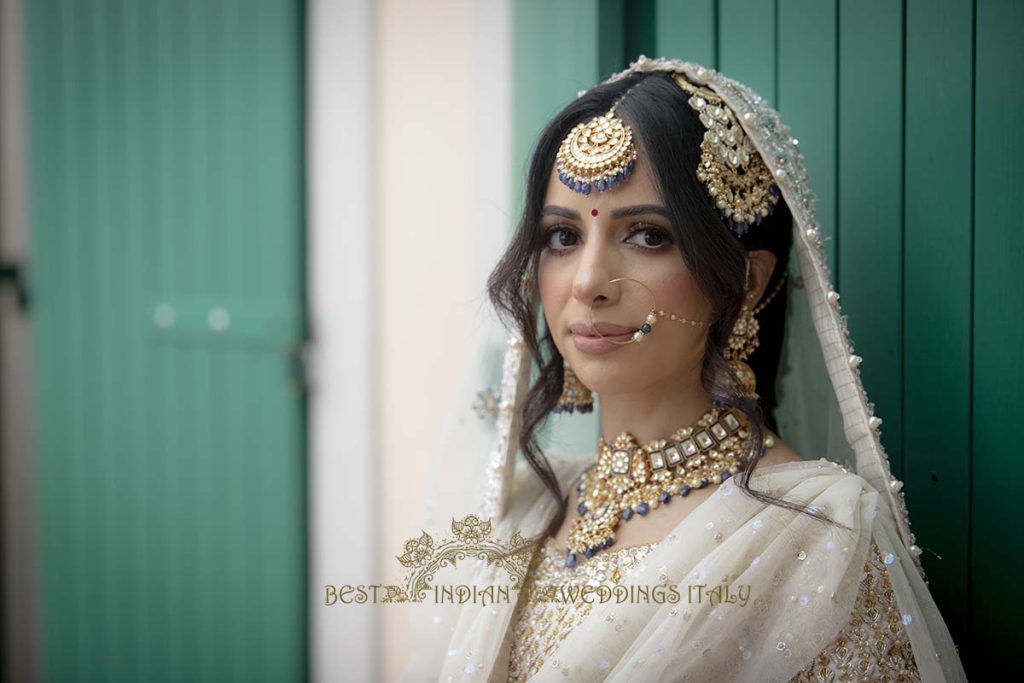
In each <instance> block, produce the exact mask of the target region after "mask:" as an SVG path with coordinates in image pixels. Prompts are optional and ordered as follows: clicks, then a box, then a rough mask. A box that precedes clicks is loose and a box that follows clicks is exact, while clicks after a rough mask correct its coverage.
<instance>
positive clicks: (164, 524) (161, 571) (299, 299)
mask: <svg viewBox="0 0 1024 683" xmlns="http://www.w3.org/2000/svg"><path fill="white" fill-rule="evenodd" d="M26 9H27V18H26V20H27V26H26V30H27V35H28V37H29V38H28V55H27V58H28V59H27V63H28V66H29V74H28V78H27V84H28V90H29V96H30V128H31V142H30V165H31V178H32V186H33V188H32V191H33V202H32V212H33V220H32V224H31V244H32V252H31V266H32V268H33V276H34V281H33V285H34V295H35V299H34V306H35V308H34V311H33V316H34V323H35V344H36V346H35V355H36V365H35V381H36V392H37V393H36V400H35V405H36V414H37V420H36V432H37V435H38V439H37V441H38V444H37V447H38V460H37V462H38V475H37V477H38V495H37V500H38V515H39V521H40V523H39V526H38V530H39V535H40V542H39V544H38V546H39V552H40V561H41V562H40V567H41V571H42V576H41V579H42V581H41V599H42V615H41V616H42V620H41V624H42V633H41V642H42V652H41V660H42V661H41V665H42V667H43V673H44V680H54V681H65V680H81V681H100V680H111V681H114V680H125V681H127V680H133V681H162V680H168V681H186V680H187V681H225V680H246V681H257V680H267V681H284V680H297V679H301V678H303V677H304V676H305V672H306V641H307V636H306V613H305V605H306V602H307V601H306V564H307V560H306V554H307V548H306V524H305V450H304V396H303V391H302V387H301V385H299V384H296V382H295V380H294V378H293V377H292V360H291V359H292V356H293V353H294V351H295V350H296V349H298V348H299V345H300V344H301V343H302V341H303V339H304V336H305V335H304V325H305V321H304V314H303V249H304V247H303V183H302V170H303V163H304V162H303V153H302V144H303V143H302V127H303V105H302V100H303V91H302V82H303V67H302V54H303V49H304V46H303V16H302V15H303V12H302V7H301V3H299V2H293V1H291V0H260V1H259V2H247V1H245V0H213V1H211V0H190V1H188V2H178V1H177V0H145V1H139V2H127V1H125V2H106V1H100V0H88V1H79V0H33V1H32V2H29V3H26Z"/></svg>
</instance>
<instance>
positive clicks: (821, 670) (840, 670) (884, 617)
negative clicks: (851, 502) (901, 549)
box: [792, 542, 921, 683]
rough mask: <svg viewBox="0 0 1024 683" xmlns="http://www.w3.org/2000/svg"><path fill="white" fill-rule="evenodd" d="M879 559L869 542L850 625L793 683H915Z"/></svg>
mask: <svg viewBox="0 0 1024 683" xmlns="http://www.w3.org/2000/svg"><path fill="white" fill-rule="evenodd" d="M903 620H904V617H903V616H902V615H901V614H900V611H899V608H898V607H897V605H896V597H895V595H894V594H893V589H892V583H891V582H890V581H889V573H888V572H887V571H886V568H885V558H884V556H883V554H882V553H881V552H880V551H879V549H878V546H877V545H876V544H875V543H874V542H872V544H871V552H870V555H869V556H868V559H867V561H866V562H865V563H864V577H863V579H861V584H860V590H859V591H858V593H857V600H856V602H855V603H854V606H853V613H852V614H851V616H850V621H849V622H848V623H847V625H846V626H845V627H844V628H843V630H842V631H840V632H839V635H837V636H836V638H835V639H834V640H833V641H832V642H831V643H830V644H829V645H828V646H827V647H826V648H825V649H824V650H822V651H821V653H820V654H819V655H818V656H817V657H815V658H814V661H813V662H811V664H809V665H808V666H807V668H806V669H804V670H803V671H801V672H800V673H799V674H797V675H796V676H795V677H794V678H793V679H792V681H793V683H819V682H832V681H862V680H870V681H883V682H885V681H893V682H894V681H920V680H921V674H920V672H919V671H918V669H917V662H916V661H915V659H914V653H913V651H912V650H911V647H910V639H909V638H908V637H907V631H906V629H905V628H904V626H903V623H904V622H903Z"/></svg>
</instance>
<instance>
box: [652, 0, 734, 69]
mask: <svg viewBox="0 0 1024 683" xmlns="http://www.w3.org/2000/svg"><path fill="white" fill-rule="evenodd" d="M654 13H655V26H654V31H655V37H654V41H655V46H656V52H657V55H648V56H651V57H653V56H659V57H668V58H669V59H683V60H686V61H688V62H697V63H698V64H703V65H704V66H707V67H710V68H712V69H715V68H718V61H717V52H718V31H717V27H716V24H715V16H716V12H715V0H657V2H656V3H655V10H654Z"/></svg>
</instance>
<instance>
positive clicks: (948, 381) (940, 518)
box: [903, 0, 973, 641]
mask: <svg viewBox="0 0 1024 683" xmlns="http://www.w3.org/2000/svg"><path fill="white" fill-rule="evenodd" d="M972 5H973V3H972V1H971V0H944V2H942V3H939V4H938V5H937V4H936V3H935V2H927V1H923V0H909V1H908V3H907V45H906V55H907V63H906V122H905V131H906V132H905V145H906V187H905V192H906V195H905V210H904V223H905V228H904V261H903V266H904V283H905V284H904V287H905V289H904V300H903V301H904V307H903V337H904V348H903V392H904V393H903V402H904V411H903V419H904V423H903V435H904V436H903V476H904V482H905V495H906V499H907V506H908V507H909V509H910V510H911V511H912V518H911V520H912V522H913V531H914V533H915V535H916V536H917V538H918V544H919V545H921V546H922V547H925V546H927V547H929V548H931V549H932V551H933V552H934V553H935V555H938V556H940V557H941V558H942V560H941V561H940V560H938V558H937V557H936V556H935V555H932V554H931V553H926V554H925V555H924V557H923V561H924V563H925V570H926V572H928V578H929V587H930V588H931V591H932V594H933V595H934V597H935V599H936V600H937V601H938V602H939V603H940V604H941V605H942V606H943V611H944V614H945V616H946V618H947V620H948V621H949V623H950V627H951V629H952V630H953V637H954V640H957V641H961V638H959V637H958V636H964V635H966V634H965V633H964V632H963V631H962V626H963V625H965V623H966V616H967V594H966V592H965V591H964V590H963V579H964V577H965V576H967V572H968V555H967V541H968V530H969V519H970V505H969V494H970V492H969V489H968V488H967V487H965V486H963V482H965V481H968V479H969V475H970V461H969V459H968V457H966V455H967V454H968V453H969V452H970V353H971V267H972V264H971V191H970V188H971V154H972V152H971V135H970V130H971V123H972V111H971V89H972V80H973V74H972V69H971V53H972V41H973V36H972V21H973V19H972V15H973V7H972ZM954 188H955V189H954ZM939 293H941V294H939ZM937 294H939V295H938V296H937ZM939 330H941V332H942V333H941V334H937V333H936V332H937V331H939ZM940 396H941V397H942V399H941V400H936V397H940ZM936 425H942V428H941V429H936Z"/></svg>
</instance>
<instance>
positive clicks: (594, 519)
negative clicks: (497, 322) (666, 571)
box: [565, 402, 774, 567]
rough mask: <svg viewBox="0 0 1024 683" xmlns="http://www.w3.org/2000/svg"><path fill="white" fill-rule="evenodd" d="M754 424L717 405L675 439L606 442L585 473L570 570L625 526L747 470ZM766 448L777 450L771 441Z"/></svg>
mask: <svg viewBox="0 0 1024 683" xmlns="http://www.w3.org/2000/svg"><path fill="white" fill-rule="evenodd" d="M747 426H748V422H747V420H746V419H745V418H744V417H743V416H742V414H741V413H738V412H736V411H734V410H733V409H732V408H731V407H729V406H724V407H719V406H718V405H717V402H716V405H715V406H714V407H712V408H711V409H710V410H708V411H707V412H706V413H704V415H702V416H701V418H700V419H699V420H698V421H697V424H696V425H694V426H689V427H682V428H680V429H678V430H676V432H675V433H674V434H673V435H672V437H671V438H669V439H656V440H654V441H651V442H650V443H648V444H647V445H646V446H641V445H640V444H639V443H638V442H637V440H636V438H635V437H634V436H633V435H632V434H630V433H629V432H622V433H621V434H620V435H619V436H618V437H616V439H615V441H614V443H612V445H611V446H609V445H608V444H607V443H606V442H605V439H604V436H602V437H601V439H600V441H599V442H598V455H597V464H596V465H594V466H592V467H590V468H589V469H588V470H587V471H586V472H584V473H583V477H582V480H581V481H580V484H579V486H577V491H578V492H579V501H580V502H579V506H578V507H577V512H579V515H580V518H579V519H577V520H576V521H575V523H574V524H573V528H572V531H571V532H570V533H569V540H568V543H567V547H568V549H567V550H566V559H565V566H566V567H575V566H576V560H577V557H578V556H579V554H580V553H582V554H583V555H585V556H587V557H593V556H594V553H596V552H597V551H599V550H603V549H605V548H607V547H609V546H611V545H614V543H615V531H614V530H615V527H616V526H618V524H619V520H620V519H622V520H626V521H627V522H628V521H629V520H630V519H632V518H633V514H634V513H637V514H640V515H646V514H647V513H648V512H650V511H651V510H652V509H654V508H656V507H658V505H659V504H661V503H669V502H670V501H671V500H672V496H673V495H680V496H683V497H685V496H688V495H689V494H690V491H692V490H693V489H699V488H703V487H705V486H708V485H709V484H721V483H722V482H723V481H725V480H726V479H728V478H729V477H731V476H732V475H734V474H736V473H737V472H739V471H740V469H741V468H742V466H743V464H744V462H745V457H746V455H747V451H748V449H749V443H748V437H749V432H748V431H747ZM765 445H766V446H772V445H774V440H773V439H772V437H771V435H766V438H765Z"/></svg>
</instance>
